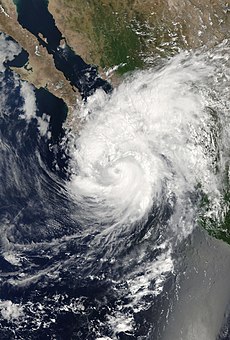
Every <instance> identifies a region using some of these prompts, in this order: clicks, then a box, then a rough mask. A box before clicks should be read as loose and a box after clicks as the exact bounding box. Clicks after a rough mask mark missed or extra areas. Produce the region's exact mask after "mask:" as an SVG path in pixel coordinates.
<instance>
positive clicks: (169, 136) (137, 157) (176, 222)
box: [0, 0, 230, 340]
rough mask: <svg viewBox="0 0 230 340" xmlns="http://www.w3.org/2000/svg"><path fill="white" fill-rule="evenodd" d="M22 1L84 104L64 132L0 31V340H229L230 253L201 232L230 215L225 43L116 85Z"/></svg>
mask: <svg viewBox="0 0 230 340" xmlns="http://www.w3.org/2000/svg"><path fill="white" fill-rule="evenodd" d="M16 3H17V8H18V13H19V18H18V20H19V22H20V24H21V25H22V26H23V27H25V28H27V29H28V30H29V31H30V32H32V33H33V34H34V35H35V36H36V37H37V38H38V39H39V41H40V43H41V44H43V46H45V47H46V48H47V50H48V52H49V53H50V54H52V56H53V58H54V61H55V65H56V67H57V68H58V69H59V70H61V71H62V72H63V74H64V75H65V76H66V78H67V79H68V80H69V81H70V82H71V84H72V85H74V86H76V87H77V88H78V89H79V91H80V93H81V95H82V98H83V101H82V105H81V107H80V109H78V110H76V112H75V114H74V117H73V121H72V129H71V128H68V129H67V128H65V126H64V122H65V120H66V117H67V114H68V112H67V107H66V105H65V103H64V102H63V101H62V100H61V99H58V98H56V97H55V96H54V95H52V94H50V93H49V92H48V91H47V90H46V89H39V90H37V89H35V88H34V87H33V86H32V85H30V84H28V83H26V82H24V81H22V80H20V78H19V77H18V76H17V75H16V74H15V73H14V72H12V71H11V70H10V68H9V66H10V65H12V64H13V65H15V64H17V66H22V65H23V63H25V62H26V60H27V58H28V55H27V54H26V51H22V50H21V48H20V46H19V45H18V44H17V43H16V42H15V41H13V40H12V39H11V38H9V37H7V36H6V35H5V34H1V35H0V56H1V59H0V60H1V61H2V65H1V67H0V72H1V73H0V103H1V106H0V154H1V155H0V174H1V177H0V181H1V191H0V231H1V238H0V324H1V327H0V339H2V340H8V339H28V340H29V339H31V340H34V339H39V340H45V339H59V340H68V339H73V340H84V339H85V340H96V339H97V340H109V339H110V340H111V339H112V340H113V339H120V340H126V339H127V340H128V339H138V340H142V339H150V340H158V339H159V340H161V339H162V340H197V339H199V340H215V339H216V340H217V339H218V340H226V339H230V327H229V315H230V314H229V302H230V290H229V283H230V271H229V268H230V248H229V246H228V245H227V244H225V243H223V242H222V241H218V240H216V239H214V238H212V237H210V236H208V235H207V233H206V232H205V231H204V230H203V229H201V227H200V224H199V220H200V218H201V217H202V218H204V217H207V218H208V217H210V216H211V217H216V216H217V217H218V216H219V215H221V213H222V207H223V200H222V187H223V178H224V177H225V176H226V169H227V165H228V162H229V137H230V136H229V131H230V130H229V123H230V116H229V85H230V84H229V79H230V74H229V60H228V55H229V52H230V45H229V42H228V41H224V42H222V43H221V44H220V45H218V46H216V47H215V48H213V49H212V50H205V49H201V50H199V51H196V53H192V52H181V53H180V54H179V55H177V56H176V57H173V58H171V59H169V60H162V63H161V64H160V65H158V66H157V67H155V68H151V69H148V70H145V71H136V72H133V73H132V74H130V75H128V76H127V77H126V78H125V79H124V80H123V81H122V83H121V84H120V85H119V86H118V87H117V88H116V89H112V86H111V85H110V84H109V83H108V82H107V81H105V80H103V79H101V78H100V76H99V75H98V73H97V68H96V67H95V66H92V65H88V64H86V63H85V62H84V61H83V60H82V58H81V57H79V56H77V55H75V53H74V52H73V50H71V48H70V47H69V46H67V45H65V46H63V45H61V46H62V47H61V46H60V43H61V41H62V39H63V37H62V34H61V33H60V32H59V31H58V29H57V27H56V26H55V22H54V20H53V18H52V16H51V15H50V13H48V9H47V2H46V1H35V0H33V1H32V0H31V1H23V0H20V1H17V2H16ZM29 13H37V15H35V16H33V18H35V19H36V18H39V20H38V19H36V20H34V19H33V20H31V16H30V15H28V14H29ZM39 33H41V34H42V35H43V37H44V39H42V38H41V35H40V34H39ZM45 38H46V39H45ZM16 55H19V57H18V58H15V56H16ZM76 118H77V121H79V119H80V120H81V121H82V123H83V124H82V125H83V128H82V130H81V131H80V132H78V133H76V131H77V129H76V127H75V126H74V124H76V123H75V119H76ZM69 125H70V124H69ZM217 168H218V169H219V171H217ZM204 197H208V199H209V206H208V208H207V207H205V208H204V207H203V205H202V203H203V201H204V200H203V199H204Z"/></svg>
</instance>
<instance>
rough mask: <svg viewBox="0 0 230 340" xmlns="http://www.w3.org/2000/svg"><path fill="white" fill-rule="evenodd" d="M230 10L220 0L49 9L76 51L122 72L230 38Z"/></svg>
mask: <svg viewBox="0 0 230 340" xmlns="http://www.w3.org/2000/svg"><path fill="white" fill-rule="evenodd" d="M229 10H230V7H229V5H228V3H224V2H222V1H218V0H214V1H213V0H193V1H190V0H163V1H158V0H141V1H140V0H125V1H124V0H100V1H98V0H87V1H84V2H82V1H80V0H59V1H57V0H50V1H49V11H50V12H51V13H52V14H53V16H54V18H55V22H56V25H57V27H58V28H59V30H60V31H61V32H62V33H63V34H64V36H65V37H66V39H67V42H68V44H69V45H70V46H72V47H73V49H74V50H75V52H76V53H78V54H80V55H81V56H82V57H83V58H84V59H85V60H86V61H87V62H89V63H94V64H96V65H99V66H100V67H101V69H102V70H104V71H106V70H107V69H109V68H111V67H113V66H115V65H120V66H121V67H120V68H118V70H117V72H118V73H120V74H123V73H126V72H127V71H132V70H134V69H135V68H143V67H149V66H151V64H153V63H154V62H155V60H156V59H157V58H158V57H167V56H170V55H173V54H175V53H178V52H179V51H180V50H181V49H190V48H197V47H200V46H203V45H206V46H208V47H211V46H213V45H215V44H217V43H218V42H220V41H222V40H223V39H225V38H227V37H228V35H229V33H228V32H229V25H230V17H229Z"/></svg>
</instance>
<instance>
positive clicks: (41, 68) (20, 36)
mask: <svg viewBox="0 0 230 340" xmlns="http://www.w3.org/2000/svg"><path fill="white" fill-rule="evenodd" d="M0 31H2V32H4V33H6V34H8V35H10V36H11V37H12V38H14V39H15V40H16V41H17V42H18V43H19V44H20V45H21V46H22V47H23V49H25V50H26V51H27V52H28V53H29V63H28V65H27V67H26V68H17V69H16V68H14V70H15V71H16V72H17V73H18V74H19V75H20V76H21V78H22V79H24V80H26V81H28V82H30V83H31V84H33V85H34V86H35V87H37V88H40V87H45V88H47V90H48V91H49V92H51V93H53V94H54V95H55V96H57V97H59V98H62V99H63V100H64V101H65V103H66V104H67V106H68V107H69V108H71V107H73V106H74V105H75V103H76V93H75V92H74V91H73V90H72V87H71V85H70V84H69V82H68V81H67V80H66V78H65V77H64V75H63V74H62V72H60V71H58V70H57V69H56V67H55V65H54V61H53V58H52V56H50V55H49V54H48V52H47V51H46V49H45V48H43V47H42V46H38V41H37V39H36V38H35V37H34V35H33V34H31V33H30V32H28V31H27V30H26V29H23V28H22V27H21V25H20V24H19V23H18V21H17V12H16V7H15V5H14V4H13V1H11V0H0ZM35 52H36V53H35Z"/></svg>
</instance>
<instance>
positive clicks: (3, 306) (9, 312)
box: [0, 300, 23, 321]
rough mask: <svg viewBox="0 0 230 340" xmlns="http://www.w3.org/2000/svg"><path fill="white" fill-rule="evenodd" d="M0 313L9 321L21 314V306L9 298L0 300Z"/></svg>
mask: <svg viewBox="0 0 230 340" xmlns="http://www.w3.org/2000/svg"><path fill="white" fill-rule="evenodd" d="M0 313H1V315H2V317H3V318H4V319H6V320H8V321H11V320H15V319H18V318H19V317H21V316H22V314H23V308H22V306H21V305H19V304H16V303H13V302H12V301H10V300H6V301H0Z"/></svg>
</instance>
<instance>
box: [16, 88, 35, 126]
mask: <svg viewBox="0 0 230 340" xmlns="http://www.w3.org/2000/svg"><path fill="white" fill-rule="evenodd" d="M20 92H21V96H22V98H23V99H24V105H23V107H22V111H23V114H21V115H20V117H21V118H25V119H26V120H27V121H30V120H31V119H32V118H36V109H37V108H36V98H35V93H34V88H33V86H32V85H30V84H29V83H27V82H25V81H23V82H21V88H20Z"/></svg>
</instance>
